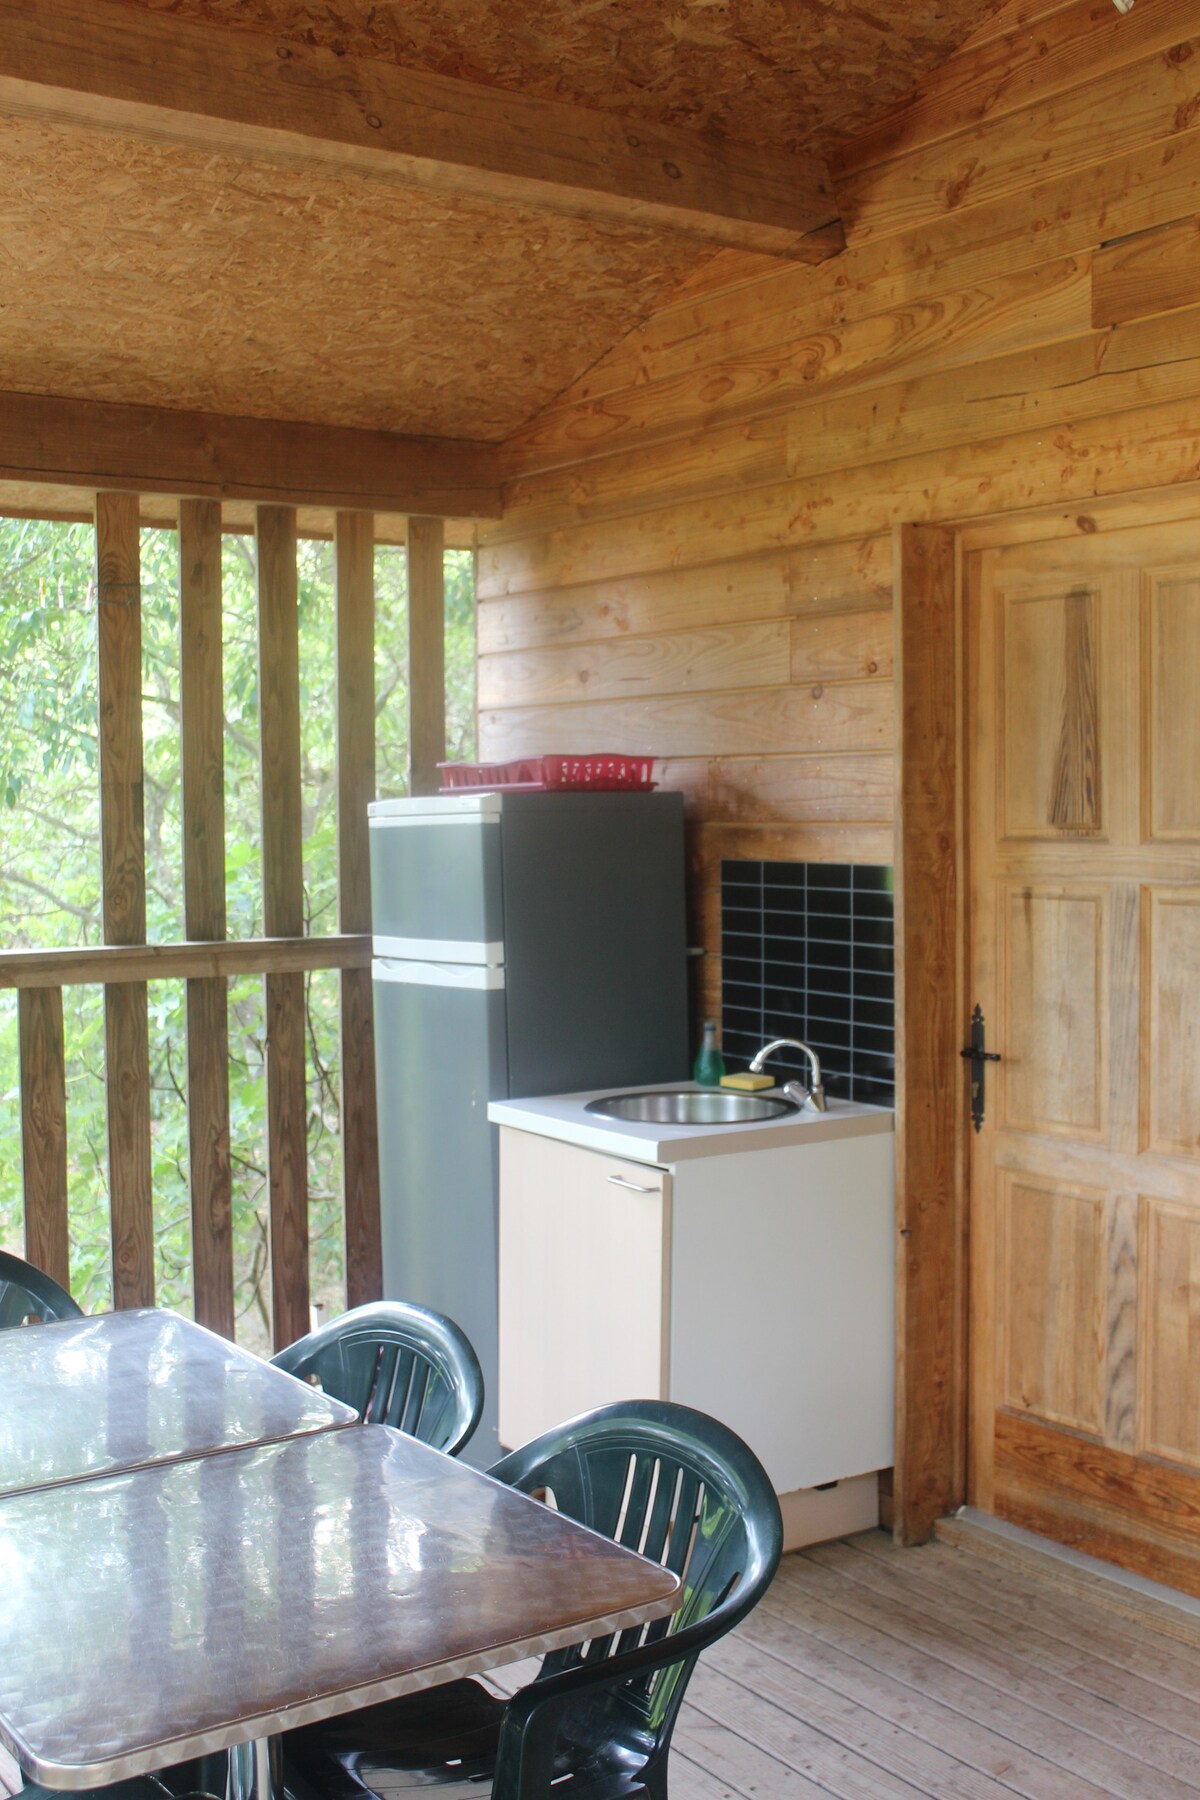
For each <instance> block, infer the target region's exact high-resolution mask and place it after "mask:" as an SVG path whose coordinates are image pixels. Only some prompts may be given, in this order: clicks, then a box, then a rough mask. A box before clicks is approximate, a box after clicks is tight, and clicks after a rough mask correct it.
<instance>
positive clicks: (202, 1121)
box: [187, 977, 235, 1338]
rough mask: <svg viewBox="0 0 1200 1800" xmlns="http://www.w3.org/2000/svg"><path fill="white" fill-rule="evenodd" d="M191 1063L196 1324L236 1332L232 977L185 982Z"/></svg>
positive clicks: (190, 1164) (190, 1157)
mask: <svg viewBox="0 0 1200 1800" xmlns="http://www.w3.org/2000/svg"><path fill="white" fill-rule="evenodd" d="M187 1064H188V1088H187V1094H188V1102H187V1105H188V1180H189V1186H190V1190H191V1202H192V1296H193V1303H194V1306H195V1314H196V1320H197V1323H198V1324H201V1325H207V1326H208V1328H209V1330H210V1331H219V1332H220V1333H221V1335H222V1336H223V1337H227V1338H232V1337H233V1335H234V1329H235V1320H234V1302H233V1291H234V1290H233V1203H232V1172H231V1167H230V1160H229V984H228V982H227V981H226V980H224V979H223V978H221V977H215V978H213V977H210V978H208V979H200V980H192V981H189V982H188V984H187Z"/></svg>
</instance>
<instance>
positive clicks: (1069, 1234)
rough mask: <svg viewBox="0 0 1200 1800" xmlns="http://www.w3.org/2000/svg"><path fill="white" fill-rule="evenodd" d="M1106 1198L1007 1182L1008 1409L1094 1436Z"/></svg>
mask: <svg viewBox="0 0 1200 1800" xmlns="http://www.w3.org/2000/svg"><path fill="white" fill-rule="evenodd" d="M1104 1199H1105V1196H1104V1194H1103V1193H1101V1192H1099V1191H1097V1190H1088V1189H1086V1188H1070V1187H1066V1186H1064V1185H1063V1184H1061V1183H1054V1182H1037V1183H1035V1182H1032V1181H1024V1180H1019V1179H1016V1178H1013V1179H1004V1178H1003V1177H1002V1178H1001V1192H1000V1238H1001V1242H1002V1245H1003V1249H1002V1253H1001V1256H1002V1273H1001V1278H1000V1292H999V1312H1000V1326H1001V1334H1002V1344H1003V1348H1002V1351H1001V1357H1000V1395H999V1397H1000V1400H1001V1403H1002V1404H1003V1405H1005V1406H1007V1407H1009V1408H1010V1409H1012V1410H1014V1411H1019V1412H1022V1413H1028V1414H1032V1415H1035V1416H1036V1417H1038V1418H1041V1419H1045V1420H1048V1421H1052V1422H1054V1423H1056V1424H1059V1425H1067V1426H1070V1427H1071V1428H1072V1429H1074V1430H1076V1431H1082V1432H1087V1433H1089V1434H1090V1435H1092V1436H1099V1435H1100V1433H1101V1432H1102V1431H1103V1428H1104V1378H1105V1373H1106V1366H1105V1354H1104V1317H1105V1312H1106V1310H1107V1296H1106V1294H1105V1277H1106V1275H1107V1256H1106V1254H1105V1252H1106V1249H1107V1229H1106V1226H1107V1221H1106V1218H1105V1205H1104Z"/></svg>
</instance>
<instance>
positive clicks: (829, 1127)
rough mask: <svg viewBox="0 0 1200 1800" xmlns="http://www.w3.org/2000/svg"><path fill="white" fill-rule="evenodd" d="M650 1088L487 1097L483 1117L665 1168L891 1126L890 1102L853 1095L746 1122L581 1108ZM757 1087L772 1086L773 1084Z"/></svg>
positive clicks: (674, 1084) (669, 1086) (671, 1084)
mask: <svg viewBox="0 0 1200 1800" xmlns="http://www.w3.org/2000/svg"><path fill="white" fill-rule="evenodd" d="M659 1087H660V1088H661V1090H663V1091H667V1092H670V1091H674V1090H678V1089H679V1088H692V1087H694V1084H693V1083H692V1082H681V1081H667V1082H662V1083H660V1084H659ZM654 1091H655V1089H654V1086H653V1085H652V1084H651V1085H649V1086H643V1087H637V1088H598V1089H596V1090H595V1091H594V1092H592V1093H590V1094H547V1095H544V1096H540V1097H538V1098H536V1099H531V1100H493V1101H492V1102H491V1104H490V1106H489V1107H488V1118H489V1119H490V1120H491V1121H492V1123H493V1124H494V1125H509V1126H511V1127H512V1128H513V1129H514V1130H516V1131H532V1132H534V1133H535V1134H536V1135H537V1136H538V1137H549V1138H557V1139H559V1141H560V1142H561V1143H564V1144H578V1145H579V1146H580V1148H581V1149H584V1150H601V1151H603V1152H604V1153H605V1154H606V1155H608V1156H623V1157H625V1158H626V1159H627V1160H628V1161H630V1162H642V1163H658V1164H660V1165H662V1166H663V1167H665V1168H669V1167H670V1166H671V1165H672V1164H673V1163H677V1162H682V1161H685V1160H686V1159H688V1158H690V1157H695V1156H727V1155H729V1154H731V1153H732V1152H734V1151H743V1150H753V1149H755V1148H758V1149H763V1150H782V1149H784V1148H790V1147H791V1146H793V1145H796V1144H806V1143H815V1142H817V1141H819V1140H829V1139H831V1138H854V1137H873V1136H875V1135H876V1134H877V1133H880V1132H887V1131H892V1130H893V1129H894V1123H893V1114H892V1112H891V1110H890V1108H888V1107H883V1106H867V1105H865V1104H863V1103H862V1102H860V1101H852V1100H830V1102H829V1110H828V1111H827V1112H823V1113H819V1112H815V1111H814V1110H813V1108H812V1107H808V1106H806V1107H805V1108H804V1109H803V1111H801V1112H799V1113H784V1114H783V1115H782V1116H781V1117H780V1118H778V1119H760V1120H758V1121H757V1122H756V1123H754V1124H747V1125H660V1124H648V1125H647V1124H641V1123H638V1122H636V1121H635V1120H632V1119H611V1118H608V1117H606V1116H605V1114H603V1113H590V1112H588V1111H587V1110H586V1109H587V1104H588V1102H589V1100H598V1099H600V1098H601V1096H602V1095H605V1094H620V1093H629V1094H645V1093H652V1092H654ZM695 1091H696V1092H698V1093H702V1092H704V1091H705V1090H703V1089H699V1088H697V1089H696V1090H695ZM734 1091H736V1090H734ZM761 1091H762V1092H763V1093H768V1094H777V1093H778V1089H775V1088H769V1089H764V1090H761Z"/></svg>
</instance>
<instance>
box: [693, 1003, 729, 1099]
mask: <svg viewBox="0 0 1200 1800" xmlns="http://www.w3.org/2000/svg"><path fill="white" fill-rule="evenodd" d="M724 1073H725V1058H724V1057H723V1056H722V1055H721V1052H720V1050H719V1049H718V1048H717V1021H716V1020H715V1019H705V1021H704V1041H703V1043H702V1044H701V1045H700V1053H699V1055H698V1056H697V1058H696V1060H695V1062H694V1064H693V1065H692V1080H693V1081H694V1082H695V1083H696V1085H697V1086H698V1087H720V1085H721V1077H722V1075H723V1074H724Z"/></svg>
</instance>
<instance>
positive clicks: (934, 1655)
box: [672, 1533, 1200, 1800]
mask: <svg viewBox="0 0 1200 1800" xmlns="http://www.w3.org/2000/svg"><path fill="white" fill-rule="evenodd" d="M1197 1693H1200V1650H1195V1651H1193V1650H1192V1649H1191V1647H1190V1646H1189V1645H1188V1644H1187V1643H1186V1642H1184V1641H1182V1640H1181V1639H1180V1638H1179V1637H1176V1636H1175V1635H1174V1634H1173V1633H1172V1631H1171V1629H1170V1625H1169V1622H1165V1623H1162V1624H1161V1625H1156V1623H1155V1622H1154V1618H1153V1614H1152V1612H1148V1613H1147V1615H1146V1617H1144V1618H1143V1617H1141V1616H1137V1615H1136V1609H1135V1614H1134V1616H1130V1602H1129V1596H1128V1594H1126V1593H1122V1592H1119V1591H1117V1590H1116V1589H1115V1588H1114V1585H1113V1583H1111V1582H1109V1581H1107V1580H1105V1579H1103V1578H1102V1577H1097V1578H1095V1579H1093V1580H1090V1581H1073V1582H1072V1583H1071V1584H1070V1585H1069V1586H1063V1585H1062V1584H1061V1583H1058V1582H1056V1581H1055V1580H1053V1579H1050V1578H1043V1577H1042V1575H1041V1573H1040V1570H1039V1567H1038V1563H1037V1561H1036V1560H1033V1559H1031V1561H1030V1564H1029V1566H1028V1567H1016V1566H1014V1567H1009V1566H1007V1565H1005V1564H1002V1563H1000V1562H998V1561H997V1560H996V1559H995V1558H993V1557H991V1556H990V1555H986V1554H978V1553H973V1552H972V1551H971V1550H970V1549H964V1548H962V1547H957V1546H955V1547H951V1546H950V1545H946V1544H936V1543H935V1544H933V1545H928V1546H925V1547H923V1548H922V1549H919V1550H897V1549H895V1548H894V1546H893V1545H892V1543H891V1541H890V1539H888V1538H885V1537H884V1535H883V1534H882V1533H867V1534H864V1535H863V1536H861V1537H858V1538H854V1539H851V1540H848V1541H846V1542H844V1543H839V1544H834V1545H822V1546H818V1547H815V1548H812V1549H810V1550H808V1551H803V1552H800V1553H798V1554H797V1555H794V1556H789V1557H787V1558H785V1559H784V1563H783V1566H782V1568H781V1570H780V1573H779V1576H778V1577H777V1579H776V1581H775V1583H774V1585H773V1587H772V1589H771V1591H770V1593H769V1594H768V1595H767V1596H766V1598H765V1599H764V1600H763V1602H762V1603H761V1604H760V1606H759V1607H758V1608H757V1609H756V1611H755V1612H754V1613H753V1614H752V1615H751V1616H750V1618H749V1619H747V1620H746V1621H745V1622H744V1623H743V1624H742V1625H741V1626H740V1627H739V1629H738V1630H737V1631H736V1632H735V1633H733V1634H732V1635H731V1636H730V1637H729V1638H726V1639H725V1640H723V1642H722V1643H720V1644H718V1645H714V1647H713V1648H712V1649H711V1650H709V1651H708V1652H706V1653H705V1655H704V1657H703V1658H702V1659H701V1663H700V1666H699V1668H698V1669H697V1672H696V1674H695V1676H694V1677H693V1680H692V1685H691V1687H690V1688H689V1690H688V1700H687V1703H686V1705H685V1707H684V1710H683V1713H682V1715H681V1718H680V1724H679V1730H678V1736H677V1743H678V1746H679V1751H678V1754H677V1756H676V1760H675V1763H674V1765H673V1769H672V1793H673V1794H676V1795H677V1800H689V1796H690V1795H692V1794H694V1795H695V1797H696V1800H708V1796H709V1793H710V1792H712V1791H713V1790H711V1789H709V1788H702V1787H701V1786H699V1785H698V1781H697V1777H698V1776H699V1775H700V1774H701V1773H703V1774H704V1775H706V1776H707V1777H708V1778H709V1779H710V1780H711V1781H715V1782H716V1783H717V1789H716V1790H715V1791H716V1792H725V1793H727V1794H728V1795H730V1796H733V1797H734V1800H742V1797H743V1796H745V1797H746V1800H763V1797H764V1796H770V1797H771V1800H775V1797H776V1796H778V1800H799V1797H800V1796H802V1795H803V1796H806V1797H807V1796H811V1795H813V1794H825V1795H839V1796H843V1797H844V1800H900V1797H904V1800H915V1797H916V1796H920V1797H922V1800H1009V1797H1010V1796H1021V1797H1022V1800H1185V1796H1200V1715H1197V1713H1196V1709H1195V1696H1196V1694H1197ZM1185 1701H1188V1702H1190V1704H1185ZM689 1781H691V1782H692V1785H691V1786H690V1787H689Z"/></svg>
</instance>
